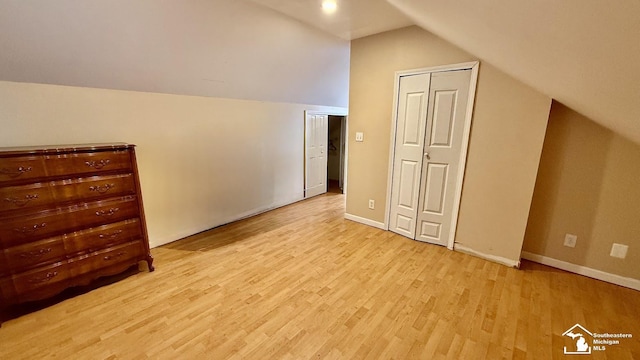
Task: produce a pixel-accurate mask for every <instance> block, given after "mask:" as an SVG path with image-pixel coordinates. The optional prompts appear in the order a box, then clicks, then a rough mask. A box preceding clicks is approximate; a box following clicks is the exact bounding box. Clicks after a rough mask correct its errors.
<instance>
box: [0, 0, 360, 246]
mask: <svg viewBox="0 0 640 360" xmlns="http://www.w3.org/2000/svg"><path fill="white" fill-rule="evenodd" d="M0 49H1V51H0V147H1V146H22V145H49V144H68V143H91V142H113V141H124V142H130V143H133V144H136V145H138V148H137V154H138V165H139V169H140V177H141V183H142V191H143V197H144V205H145V211H146V215H147V223H148V228H149V235H150V242H151V245H152V246H158V245H161V244H164V243H167V242H170V241H173V240H177V239H180V238H182V237H185V236H188V235H191V234H194V233H197V232H199V231H203V230H206V229H209V228H212V227H215V226H217V225H220V224H224V223H227V222H230V221H233V220H236V219H238V218H240V217H243V216H247V215H250V214H254V213H257V212H261V211H263V210H266V209H270V208H273V207H276V206H280V205H284V204H288V203H291V202H293V201H296V200H300V199H302V196H303V187H304V183H303V164H304V146H303V144H304V111H305V110H316V111H327V112H328V113H331V112H339V113H344V112H346V108H345V107H346V106H347V104H348V90H349V89H348V81H349V56H350V54H349V52H350V47H349V43H348V42H347V41H344V40H341V39H338V38H335V37H332V36H330V35H326V34H323V33H321V32H319V31H318V30H315V29H313V28H310V27H308V26H306V25H304V24H302V23H299V22H297V21H295V20H292V19H289V18H287V17H285V16H284V15H281V14H279V13H276V12H274V11H272V10H269V9H266V8H263V7H260V6H258V5H255V4H253V3H250V2H247V1H245V0H233V1H227V0H179V1H178V0H169V1H153V0H136V1H124V0H92V1H74V0H56V1H54V2H51V1H2V2H0ZM46 84H52V85H46ZM53 84H55V85H53ZM61 85H69V86H61ZM130 90H134V91H130ZM194 95H199V96H194ZM305 104H312V105H305ZM334 106H335V107H339V108H334Z"/></svg>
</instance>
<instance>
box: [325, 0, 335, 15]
mask: <svg viewBox="0 0 640 360" xmlns="http://www.w3.org/2000/svg"><path fill="white" fill-rule="evenodd" d="M337 8H338V4H336V1H335V0H324V1H322V11H324V13H325V14H332V13H334V12H336V9H337Z"/></svg>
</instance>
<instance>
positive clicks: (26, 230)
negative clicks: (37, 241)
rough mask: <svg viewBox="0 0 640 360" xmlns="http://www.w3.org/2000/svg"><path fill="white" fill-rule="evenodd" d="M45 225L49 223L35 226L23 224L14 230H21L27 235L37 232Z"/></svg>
mask: <svg viewBox="0 0 640 360" xmlns="http://www.w3.org/2000/svg"><path fill="white" fill-rule="evenodd" d="M45 226H47V223H42V224H35V225H33V226H23V227H21V228H19V229H13V231H15V232H19V233H21V234H22V235H24V236H27V235H31V234H33V233H35V232H36V231H38V230H40V229H42V228H44V227H45Z"/></svg>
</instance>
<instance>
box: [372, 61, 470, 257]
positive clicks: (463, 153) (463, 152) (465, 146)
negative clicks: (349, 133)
mask: <svg viewBox="0 0 640 360" xmlns="http://www.w3.org/2000/svg"><path fill="white" fill-rule="evenodd" d="M479 67H480V62H479V61H472V62H466V63H460V64H452V65H442V66H433V67H428V68H420V69H412V70H402V71H396V73H395V80H394V82H393V108H392V109H391V111H392V113H391V140H390V141H389V169H388V173H387V206H386V209H385V217H384V227H385V230H389V217H390V215H391V185H392V184H391V182H392V179H393V160H394V158H395V141H396V128H397V124H398V96H399V91H400V78H401V77H403V76H411V75H419V74H426V73H436V72H444V71H455V70H468V69H470V70H471V81H470V83H469V102H468V103H467V109H466V114H465V119H464V121H465V123H464V133H463V136H462V148H461V149H460V165H459V167H458V174H460V176H458V179H457V180H456V189H455V195H454V198H453V212H452V216H451V232H450V233H449V239H448V241H447V248H448V249H449V250H453V245H454V243H455V235H456V230H457V225H458V215H459V211H460V200H461V197H462V184H463V181H464V172H465V168H466V165H467V152H468V150H469V137H470V134H471V120H472V117H473V106H474V103H475V97H476V86H477V84H478V72H479Z"/></svg>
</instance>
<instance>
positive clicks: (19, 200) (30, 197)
mask: <svg viewBox="0 0 640 360" xmlns="http://www.w3.org/2000/svg"><path fill="white" fill-rule="evenodd" d="M37 198H38V194H27V195H25V196H24V198H17V197H8V198H5V199H4V201H6V202H10V203H13V205H15V206H17V207H22V206H25V205H27V204H28V203H29V202H31V200H35V199H37Z"/></svg>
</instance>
